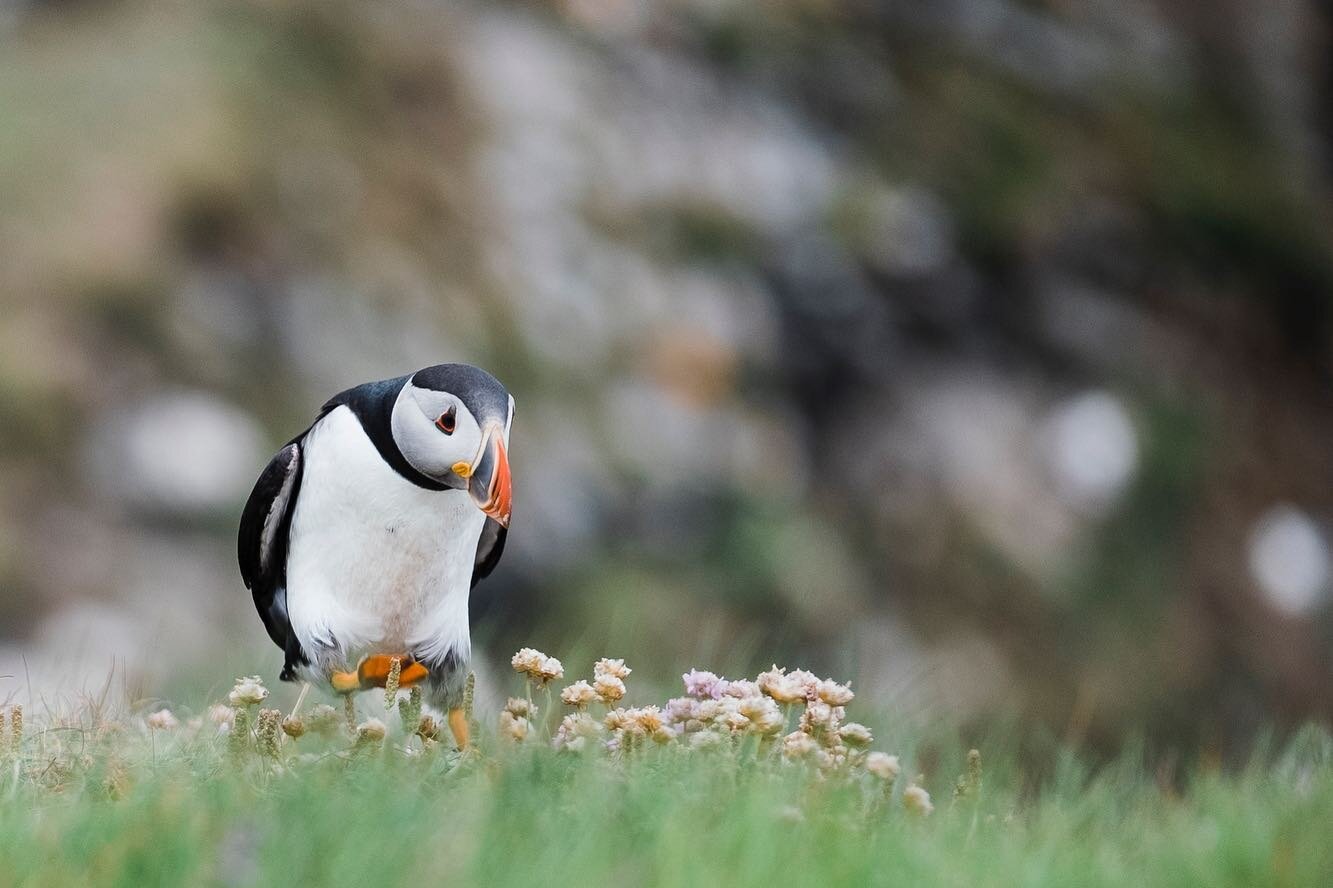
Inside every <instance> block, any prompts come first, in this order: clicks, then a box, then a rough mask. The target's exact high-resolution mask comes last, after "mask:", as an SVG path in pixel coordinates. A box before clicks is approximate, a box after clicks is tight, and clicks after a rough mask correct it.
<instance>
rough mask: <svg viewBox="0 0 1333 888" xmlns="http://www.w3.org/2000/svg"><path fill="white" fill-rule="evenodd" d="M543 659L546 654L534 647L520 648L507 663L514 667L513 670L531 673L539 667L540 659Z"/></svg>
mask: <svg viewBox="0 0 1333 888" xmlns="http://www.w3.org/2000/svg"><path fill="white" fill-rule="evenodd" d="M544 659H546V655H545V654H543V653H542V652H541V651H539V650H537V649H535V648H520V649H519V651H518V653H517V654H514V656H513V658H512V659H511V660H510V661H509V663H510V665H511V666H513V667H514V671H515V672H524V673H527V674H528V675H531V674H533V673H534V672H537V671H538V670H539V669H541V665H542V660H544Z"/></svg>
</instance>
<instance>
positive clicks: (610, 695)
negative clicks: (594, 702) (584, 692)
mask: <svg viewBox="0 0 1333 888" xmlns="http://www.w3.org/2000/svg"><path fill="white" fill-rule="evenodd" d="M585 684H586V682H585ZM593 689H594V692H595V693H596V694H597V696H598V697H600V698H601V701H602V702H603V703H607V704H610V703H614V702H616V701H617V700H619V699H621V698H622V697H624V696H625V683H624V682H623V681H621V680H620V679H619V678H617V677H616V676H614V675H611V674H610V673H604V674H602V675H599V676H597V678H596V679H595V680H594V681H593Z"/></svg>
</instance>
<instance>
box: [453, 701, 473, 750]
mask: <svg viewBox="0 0 1333 888" xmlns="http://www.w3.org/2000/svg"><path fill="white" fill-rule="evenodd" d="M449 730H451V731H453V732H454V742H455V743H457V744H458V748H459V749H467V744H468V730H467V712H465V711H464V710H463V709H461V708H460V709H450V710H449Z"/></svg>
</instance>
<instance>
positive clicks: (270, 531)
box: [236, 435, 309, 681]
mask: <svg viewBox="0 0 1333 888" xmlns="http://www.w3.org/2000/svg"><path fill="white" fill-rule="evenodd" d="M302 437H304V435H302ZM301 469H302V454H301V443H300V439H299V438H298V439H297V440H295V441H293V442H292V443H290V444H288V445H287V446H286V447H284V448H282V449H281V450H279V451H278V454H277V455H276V456H274V457H273V459H272V460H270V461H269V464H268V465H267V466H266V467H265V468H264V471H263V473H262V474H260V476H259V480H258V481H256V482H255V489H254V490H253V491H251V493H250V499H249V500H248V501H247V502H246V504H245V510H244V511H243V512H242V513H241V529H240V533H239V534H238V535H237V539H236V549H237V555H238V557H239V559H240V564H241V579H243V580H244V581H245V585H246V588H248V589H249V590H250V593H251V594H252V595H253V596H254V600H255V609H256V610H258V611H259V618H260V619H261V620H263V621H264V628H265V629H267V630H268V636H269V638H271V639H273V643H274V644H276V645H277V646H278V647H280V648H282V650H283V653H284V654H285V660H284V662H283V669H282V675H281V676H280V677H281V678H282V679H283V680H284V681H293V680H295V678H296V674H295V672H294V669H295V667H296V666H298V665H304V664H305V663H308V662H309V661H308V660H307V658H306V655H305V652H304V651H303V650H301V644H300V642H299V641H297V639H296V635H295V634H294V633H293V632H292V626H291V623H290V622H289V621H288V619H287V536H288V533H289V531H290V530H291V525H292V513H293V512H294V511H295V506H296V497H297V494H298V493H300V490H301Z"/></svg>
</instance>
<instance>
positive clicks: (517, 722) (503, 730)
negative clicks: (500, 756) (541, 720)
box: [500, 711, 531, 743]
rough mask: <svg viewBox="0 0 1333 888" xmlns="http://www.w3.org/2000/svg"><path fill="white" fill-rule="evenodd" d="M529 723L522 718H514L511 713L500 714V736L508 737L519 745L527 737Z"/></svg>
mask: <svg viewBox="0 0 1333 888" xmlns="http://www.w3.org/2000/svg"><path fill="white" fill-rule="evenodd" d="M530 727H531V723H530V722H529V721H528V720H527V719H526V718H524V717H522V716H516V715H514V714H513V713H512V712H508V711H505V712H502V713H500V736H501V737H508V738H509V739H510V740H512V741H514V742H515V743H521V742H523V741H524V740H525V739H527V736H528V729H529V728H530Z"/></svg>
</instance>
